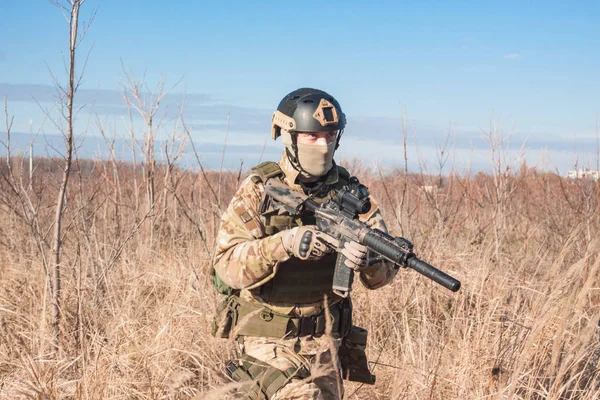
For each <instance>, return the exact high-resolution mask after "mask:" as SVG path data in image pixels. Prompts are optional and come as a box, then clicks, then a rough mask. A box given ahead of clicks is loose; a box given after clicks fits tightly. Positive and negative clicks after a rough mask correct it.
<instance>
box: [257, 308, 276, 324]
mask: <svg viewBox="0 0 600 400" xmlns="http://www.w3.org/2000/svg"><path fill="white" fill-rule="evenodd" d="M260 319H262V320H263V321H265V322H271V321H272V320H273V313H272V312H271V310H262V311H261V312H260Z"/></svg>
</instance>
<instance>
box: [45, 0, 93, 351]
mask: <svg viewBox="0 0 600 400" xmlns="http://www.w3.org/2000/svg"><path fill="white" fill-rule="evenodd" d="M50 2H51V3H52V4H54V5H56V6H57V7H58V8H59V9H60V10H61V11H62V12H63V15H64V16H65V19H66V20H67V22H68V24H69V58H68V60H67V62H68V69H67V72H68V75H69V82H68V85H67V86H66V87H62V86H61V85H59V84H58V83H57V82H56V79H55V84H56V86H57V89H58V91H59V95H60V100H61V103H62V104H63V105H64V107H65V110H64V111H63V113H62V116H63V118H64V119H65V123H66V127H65V129H64V130H63V136H64V139H65V155H64V163H63V168H62V179H61V182H60V188H59V191H58V197H57V200H56V208H55V214H54V232H53V237H52V260H51V276H50V294H51V303H50V316H51V328H52V345H53V347H54V350H55V351H57V350H58V349H59V336H60V316H61V313H60V300H61V298H60V293H61V290H60V289H61V257H60V256H61V253H60V250H61V244H62V236H61V228H62V226H61V223H62V216H63V213H64V210H65V199H66V192H67V184H68V182H69V175H70V173H71V166H72V161H73V149H74V127H73V124H74V113H73V112H74V110H73V103H74V99H75V93H76V92H77V88H78V87H79V84H80V83H81V77H82V75H83V70H82V73H81V74H79V77H76V73H75V60H76V51H77V48H78V47H79V45H80V43H81V40H82V39H83V37H84V36H85V33H86V32H87V29H88V28H89V26H90V24H91V22H92V20H93V16H92V18H91V19H90V21H89V22H88V24H87V25H86V26H85V27H84V29H83V31H82V32H80V31H79V10H80V9H81V6H82V5H83V3H85V0H64V1H58V0H51V1H50ZM83 69H85V65H84V68H83Z"/></svg>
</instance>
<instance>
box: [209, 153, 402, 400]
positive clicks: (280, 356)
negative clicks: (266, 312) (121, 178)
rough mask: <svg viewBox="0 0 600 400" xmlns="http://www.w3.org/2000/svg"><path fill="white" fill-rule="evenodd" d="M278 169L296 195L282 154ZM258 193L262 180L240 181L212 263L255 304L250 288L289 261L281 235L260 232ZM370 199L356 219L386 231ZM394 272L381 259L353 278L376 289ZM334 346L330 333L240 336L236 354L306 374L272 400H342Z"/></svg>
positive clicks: (334, 173)
mask: <svg viewBox="0 0 600 400" xmlns="http://www.w3.org/2000/svg"><path fill="white" fill-rule="evenodd" d="M279 166H280V168H281V169H282V171H283V172H284V174H285V178H284V182H285V183H286V184H287V185H288V186H289V187H290V188H291V189H292V190H295V191H298V192H302V188H301V186H300V185H298V184H296V183H295V180H296V178H297V176H298V174H299V173H298V171H296V170H295V169H294V168H293V167H292V165H291V162H290V161H289V160H288V158H287V156H286V155H285V152H284V155H283V157H282V160H281V161H280V162H279ZM338 180H339V172H338V169H337V167H334V168H332V169H331V171H330V172H329V173H328V176H327V180H326V184H328V185H331V184H334V183H336V182H337V181H338ZM263 195H264V185H263V183H262V182H255V181H254V180H253V179H252V175H251V176H249V177H248V178H246V179H245V180H244V182H243V183H242V184H241V186H240V188H239V189H238V191H237V192H236V194H235V195H234V197H233V199H232V200H231V202H230V204H229V207H228V208H227V210H226V212H225V213H224V214H223V216H222V218H221V228H220V230H219V233H218V236H217V246H216V250H215V259H214V268H215V270H216V272H217V274H218V275H219V277H220V278H221V279H222V280H223V281H224V282H225V283H227V284H228V285H229V286H231V287H232V288H236V289H241V291H240V297H241V298H242V299H243V300H246V301H249V302H253V303H259V304H264V303H263V302H262V301H261V300H260V299H259V298H256V297H255V296H254V295H253V294H252V293H251V290H252V289H254V288H258V287H260V286H261V285H263V284H265V283H266V282H268V281H269V280H271V279H272V278H273V277H274V276H275V274H276V273H277V270H278V266H279V264H280V263H282V262H284V261H287V260H289V258H290V255H289V254H288V253H287V252H286V250H285V249H284V247H283V243H282V241H281V234H280V233H276V234H274V235H271V236H268V235H267V234H266V233H265V221H264V219H263V218H262V217H261V215H260V210H259V208H260V205H261V203H262V200H263ZM371 200H372V203H373V207H372V209H371V211H370V212H369V213H368V214H365V215H361V220H362V221H363V222H366V223H367V224H368V225H369V226H370V227H371V228H377V229H380V230H382V231H384V232H387V228H386V226H385V223H384V222H383V218H382V216H381V213H380V211H379V209H378V207H377V206H376V203H375V202H374V201H373V199H371ZM396 272H397V269H396V268H394V265H393V264H392V263H390V262H387V261H381V262H379V263H377V264H374V265H372V266H370V267H368V268H366V269H364V270H362V271H361V272H360V273H359V274H358V275H359V278H360V281H361V282H362V284H363V285H365V286H366V287H367V288H369V289H377V288H379V287H382V286H384V285H386V284H388V283H389V282H391V281H392V280H393V279H394V277H395V275H396ZM335 301H339V299H335V300H334V302H335ZM330 304H331V301H330ZM267 305H268V307H269V308H271V309H272V310H273V311H275V312H278V313H282V314H288V315H292V316H295V317H307V316H312V315H317V314H320V313H321V312H322V311H323V310H324V308H325V304H324V301H318V302H314V303H308V304H281V303H278V304H277V305H274V304H267ZM340 344H341V339H340V338H333V337H332V336H330V335H323V336H320V337H313V336H306V337H299V338H293V339H273V338H267V337H248V336H242V337H241V343H240V347H241V348H240V350H241V351H242V353H246V354H249V355H251V356H253V357H255V358H257V359H258V360H261V361H263V362H266V363H268V364H270V365H272V366H274V367H275V368H278V369H281V370H286V369H287V368H290V367H294V368H299V367H301V366H303V367H305V368H308V369H309V370H310V372H311V375H310V377H309V378H307V379H292V380H291V381H290V382H289V383H288V384H286V385H285V386H283V387H282V388H281V389H280V390H279V391H278V392H277V393H276V394H275V395H274V396H273V397H272V400H281V399H296V400H317V399H321V400H337V399H341V398H342V397H343V389H342V388H343V386H342V382H341V378H340V376H341V375H340V371H341V369H340V365H339V361H338V359H337V357H335V356H334V355H333V354H332V352H334V353H336V354H337V349H338V348H339V347H340Z"/></svg>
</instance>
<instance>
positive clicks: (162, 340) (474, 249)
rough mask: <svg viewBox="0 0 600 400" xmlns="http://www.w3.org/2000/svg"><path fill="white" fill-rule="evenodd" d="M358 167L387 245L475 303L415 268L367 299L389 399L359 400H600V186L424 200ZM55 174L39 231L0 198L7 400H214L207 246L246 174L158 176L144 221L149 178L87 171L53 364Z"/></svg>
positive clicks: (459, 182) (42, 178) (411, 180)
mask: <svg viewBox="0 0 600 400" xmlns="http://www.w3.org/2000/svg"><path fill="white" fill-rule="evenodd" d="M3 165H4V164H3ZM20 165H21V164H20V162H19V160H17V159H14V160H13V170H14V173H15V176H17V177H20V176H21V175H23V176H24V178H23V179H25V180H26V176H27V173H23V174H21V170H20V167H19V166H20ZM351 169H352V170H353V171H354V172H358V173H359V176H361V177H362V178H363V179H362V181H363V182H364V183H366V184H368V185H369V186H370V188H371V192H372V194H373V196H374V197H375V198H376V199H378V200H379V202H380V204H381V207H382V209H383V213H384V216H385V217H386V220H387V221H388V225H389V228H390V229H391V231H392V232H393V233H394V234H397V235H400V234H403V235H404V236H406V237H407V238H410V239H411V240H412V241H413V242H414V243H415V247H416V249H417V254H418V255H419V257H420V258H422V259H424V260H427V261H429V262H430V263H432V264H434V265H436V266H438V267H439V268H441V269H443V270H445V271H448V272H449V273H451V274H453V275H454V276H456V277H457V278H459V279H460V280H461V281H462V283H463V287H462V289H461V290H460V292H459V293H457V294H453V293H451V292H448V291H447V290H445V289H443V288H441V287H439V286H436V285H435V284H433V283H432V282H430V281H427V280H426V279H425V278H423V277H420V276H417V274H416V273H415V272H413V271H406V270H402V271H400V273H399V276H398V277H397V279H396V280H395V281H394V283H393V284H392V285H390V286H388V287H386V288H384V289H381V290H378V291H367V290H364V289H362V288H359V287H355V294H354V305H355V310H356V312H355V320H356V323H357V324H358V325H360V326H363V327H365V328H367V329H368V330H369V332H370V337H369V347H368V354H369V356H370V360H371V361H373V362H375V361H376V362H377V365H375V366H374V368H375V373H376V374H377V384H376V385H375V386H373V387H362V388H359V385H355V384H351V383H347V384H346V395H347V397H348V396H349V398H351V399H483V398H493V399H546V398H552V399H559V398H561V399H562V398H564V399H567V398H573V399H595V398H598V396H600V385H599V383H600V380H599V377H598V369H597V365H598V358H599V357H600V347H599V344H600V342H599V338H598V329H597V324H598V317H597V316H598V314H599V311H600V310H599V308H600V307H599V305H600V293H599V291H598V289H599V287H598V278H599V274H600V271H599V270H600V255H599V253H600V252H599V250H600V242H599V241H598V239H597V238H596V236H597V232H599V223H600V221H599V218H598V215H597V212H596V210H597V209H598V198H599V194H600V192H599V187H598V185H596V184H595V183H593V182H584V181H578V182H572V181H566V180H565V179H562V178H560V177H558V176H556V175H554V174H540V173H536V171H535V170H533V169H527V168H525V167H524V168H522V169H521V170H520V171H518V172H514V173H513V172H511V173H505V174H504V175H502V176H501V177H500V178H502V179H498V177H494V176H491V175H485V174H478V175H475V176H470V177H469V176H463V175H459V174H451V175H450V176H448V177H444V179H443V181H442V182H441V183H439V182H438V183H439V184H437V185H436V187H435V188H434V190H428V191H424V190H422V189H421V186H423V185H430V183H429V180H428V178H429V177H427V176H424V175H422V174H417V175H406V174H404V173H402V172H399V171H396V172H394V173H391V174H388V175H386V176H381V175H380V174H378V173H374V172H372V171H366V170H363V169H362V168H360V165H353V166H351ZM2 171H3V173H6V168H5V167H3V169H2ZM59 174H60V171H58V168H56V165H55V164H53V162H52V161H51V160H41V161H40V165H39V166H38V169H37V171H36V180H35V182H33V189H32V190H31V191H30V192H28V194H29V198H30V199H32V200H33V205H34V209H36V210H37V214H35V215H32V214H31V213H30V212H29V211H28V210H29V209H28V208H27V207H26V206H24V205H23V203H22V198H23V193H21V194H17V193H14V192H13V191H11V190H10V189H9V187H8V185H7V182H6V181H1V183H0V221H2V224H0V321H1V323H0V398H3V399H4V398H5V399H15V398H33V399H58V398H73V399H187V398H191V397H193V396H196V395H199V396H198V398H208V392H211V393H212V395H211V396H212V397H211V398H218V397H219V395H218V394H216V393H217V392H215V390H216V389H217V388H220V387H222V386H223V385H224V384H225V383H226V382H227V380H226V379H225V378H224V376H223V374H222V372H221V371H222V366H223V362H224V361H225V360H227V359H228V358H231V357H232V355H233V351H234V346H233V345H232V343H230V342H228V341H226V340H221V339H215V338H213V337H212V336H211V335H210V324H211V320H212V316H213V310H214V309H215V308H216V304H217V302H218V298H217V296H216V295H215V293H214V291H213V290H212V286H211V284H210V281H209V278H208V276H207V274H208V271H209V259H210V254H208V252H207V251H206V249H205V247H204V243H203V240H204V241H206V243H207V245H208V246H207V248H208V249H209V250H211V249H212V245H213V241H214V236H215V232H216V229H217V228H218V217H219V215H220V211H221V210H220V209H221V208H222V207H223V204H227V201H228V199H229V198H230V197H231V196H232V194H233V192H234V190H235V188H236V186H237V184H238V182H239V177H238V176H237V174H234V173H226V174H223V175H222V176H221V177H219V174H218V173H214V172H207V173H206V174H205V175H203V174H196V173H193V172H190V171H182V170H179V169H177V168H171V169H169V168H165V167H164V166H163V167H161V166H157V168H156V171H155V185H156V188H155V193H156V198H155V203H154V205H153V206H152V207H149V205H148V204H147V202H146V198H147V197H146V195H145V186H144V175H143V171H142V170H141V168H138V169H137V170H135V171H134V170H133V168H132V166H131V165H127V164H121V163H109V162H90V161H80V162H79V164H78V165H76V169H75V171H74V174H75V175H74V176H75V178H74V179H72V180H71V183H70V187H69V191H68V199H67V211H66V214H65V219H64V221H65V222H64V226H65V231H64V240H65V242H64V247H63V259H62V265H63V266H62V268H63V294H62V297H63V300H62V322H61V341H60V348H61V352H60V354H57V355H56V354H54V355H53V354H50V353H48V348H49V344H50V343H49V342H50V340H51V338H50V333H49V327H48V323H49V316H48V314H49V313H48V298H47V296H48V295H47V291H48V290H47V285H46V274H45V272H44V263H43V260H44V258H45V257H48V253H47V250H48V247H47V241H48V237H47V235H48V232H49V231H50V228H51V225H52V215H51V213H52V210H53V205H54V203H53V202H54V201H55V200H54V199H55V198H56V196H55V194H56V191H57V188H58V177H59ZM134 174H135V179H134ZM207 182H210V183H211V185H212V186H213V188H218V189H219V196H220V197H221V201H218V200H219V199H215V197H214V193H213V192H212V191H211V190H210V189H209V187H208V185H207ZM218 182H221V186H220V187H218ZM136 183H137V186H136ZM23 186H24V187H26V186H27V182H25V183H24V185H23ZM404 188H406V190H405V191H404ZM403 193H405V194H404V195H403ZM32 221H33V222H32ZM199 232H202V235H203V236H202V237H201V236H200V234H199ZM36 235H38V236H37V241H36ZM202 238H204V239H202ZM357 389H358V390H357ZM215 396H216V397H215Z"/></svg>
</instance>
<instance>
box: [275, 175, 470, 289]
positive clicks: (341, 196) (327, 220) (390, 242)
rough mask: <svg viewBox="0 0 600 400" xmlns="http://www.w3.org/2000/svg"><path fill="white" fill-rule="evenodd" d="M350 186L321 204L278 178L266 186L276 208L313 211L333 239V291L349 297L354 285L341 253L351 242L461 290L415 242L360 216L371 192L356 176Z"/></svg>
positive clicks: (350, 271)
mask: <svg viewBox="0 0 600 400" xmlns="http://www.w3.org/2000/svg"><path fill="white" fill-rule="evenodd" d="M350 179H351V180H350V183H349V185H347V186H345V187H344V188H343V189H341V190H339V191H338V192H337V193H336V195H335V198H332V199H328V200H327V201H325V202H324V203H322V204H321V203H318V202H316V201H315V200H313V199H312V198H311V197H310V196H306V195H305V194H303V193H300V192H297V191H295V190H292V189H291V188H290V187H288V186H287V185H285V184H284V183H283V182H281V181H279V180H277V179H270V180H268V181H267V183H266V185H265V194H266V195H268V196H270V197H271V198H272V199H274V200H275V205H276V207H281V208H284V209H285V210H286V211H288V212H289V213H290V214H291V215H294V216H298V215H302V214H303V213H304V212H306V211H310V212H313V213H314V215H315V219H316V222H317V226H318V228H319V230H321V231H323V232H325V233H327V234H328V235H330V236H331V237H332V238H333V241H332V242H329V243H328V244H329V245H330V246H332V247H333V248H334V249H335V250H336V251H338V258H337V261H336V265H335V273H334V277H333V291H334V293H336V294H337V295H338V296H340V297H343V298H345V297H348V295H349V294H350V290H351V288H352V281H353V279H354V271H353V270H352V269H350V268H348V267H346V266H345V265H344V261H345V257H344V256H343V255H342V254H341V253H339V251H340V250H341V249H343V248H344V245H345V243H346V242H348V241H355V242H358V243H361V244H363V245H364V246H366V247H367V248H368V249H369V250H370V251H371V252H374V253H377V254H379V255H380V256H381V257H383V258H385V259H387V260H389V261H391V262H393V263H394V264H395V265H396V266H397V267H398V266H400V267H408V268H412V269H414V270H415V271H417V272H418V273H420V274H422V275H425V276H426V277H428V278H429V279H431V280H433V281H435V282H437V283H439V284H440V285H442V286H444V287H445V288H447V289H450V290H451V291H453V292H456V291H458V289H460V281H459V280H457V279H455V278H453V277H451V276H450V275H448V274H446V273H445V272H442V271H440V270H439V269H437V268H435V267H434V266H432V265H430V264H428V263H426V262H425V261H423V260H420V259H418V258H417V257H416V256H415V255H414V253H413V252H412V248H413V246H412V243H410V242H409V241H408V240H406V239H404V238H395V237H393V236H391V235H389V234H387V233H385V232H382V231H380V230H379V229H372V228H371V227H369V225H367V224H366V223H364V222H362V221H360V220H359V219H358V215H359V214H364V213H367V212H368V211H369V210H370V209H371V202H370V200H369V191H368V189H367V188H366V186H364V185H361V184H360V183H358V180H357V179H356V178H354V177H352V178H350Z"/></svg>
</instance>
